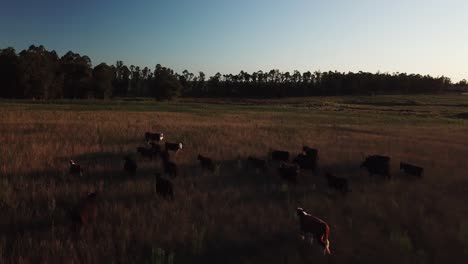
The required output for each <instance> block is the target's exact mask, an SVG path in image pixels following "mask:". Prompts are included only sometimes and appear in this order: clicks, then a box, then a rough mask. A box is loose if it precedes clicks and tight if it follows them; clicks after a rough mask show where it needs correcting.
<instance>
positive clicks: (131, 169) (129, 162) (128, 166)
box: [124, 156, 138, 174]
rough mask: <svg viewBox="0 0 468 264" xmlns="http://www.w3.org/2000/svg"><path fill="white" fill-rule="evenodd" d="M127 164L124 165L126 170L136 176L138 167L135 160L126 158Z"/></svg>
mask: <svg viewBox="0 0 468 264" xmlns="http://www.w3.org/2000/svg"><path fill="white" fill-rule="evenodd" d="M124 160H125V163H124V170H125V171H126V172H128V173H130V174H135V172H136V170H137V168H138V166H137V164H136V162H135V161H134V160H132V159H131V158H130V157H128V156H127V157H124Z"/></svg>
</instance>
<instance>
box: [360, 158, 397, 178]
mask: <svg viewBox="0 0 468 264" xmlns="http://www.w3.org/2000/svg"><path fill="white" fill-rule="evenodd" d="M363 167H365V168H367V171H368V172H369V176H372V175H374V174H376V175H381V176H386V177H387V178H390V157H387V156H381V155H372V156H367V158H366V160H364V162H363V163H362V164H361V168H363Z"/></svg>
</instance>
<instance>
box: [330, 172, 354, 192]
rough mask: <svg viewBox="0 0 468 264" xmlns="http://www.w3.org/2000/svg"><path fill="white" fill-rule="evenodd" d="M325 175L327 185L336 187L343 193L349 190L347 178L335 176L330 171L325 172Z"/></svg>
mask: <svg viewBox="0 0 468 264" xmlns="http://www.w3.org/2000/svg"><path fill="white" fill-rule="evenodd" d="M325 177H327V182H328V187H330V188H333V189H337V190H338V191H340V192H342V193H343V194H346V193H347V192H349V186H348V179H346V178H340V177H336V176H333V175H331V174H330V173H326V174H325Z"/></svg>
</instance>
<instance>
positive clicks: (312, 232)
mask: <svg viewBox="0 0 468 264" xmlns="http://www.w3.org/2000/svg"><path fill="white" fill-rule="evenodd" d="M297 216H298V217H299V227H300V230H301V238H302V239H306V238H308V237H309V236H311V243H312V244H313V243H314V240H317V241H318V243H319V244H320V246H322V247H323V254H324V255H327V254H329V255H330V254H331V252H330V241H329V240H328V239H329V236H330V226H329V225H328V224H327V223H325V221H323V220H322V219H320V218H318V217H316V216H313V215H310V214H308V213H307V212H306V211H304V209H302V208H297Z"/></svg>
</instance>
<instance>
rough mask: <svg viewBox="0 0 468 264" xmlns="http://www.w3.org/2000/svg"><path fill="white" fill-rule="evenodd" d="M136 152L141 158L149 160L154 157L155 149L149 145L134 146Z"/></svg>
mask: <svg viewBox="0 0 468 264" xmlns="http://www.w3.org/2000/svg"><path fill="white" fill-rule="evenodd" d="M136 150H137V152H138V153H140V155H141V156H142V157H143V158H149V159H150V160H152V159H153V157H155V156H156V155H155V151H154V149H153V148H152V147H149V148H145V147H137V148H136Z"/></svg>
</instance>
